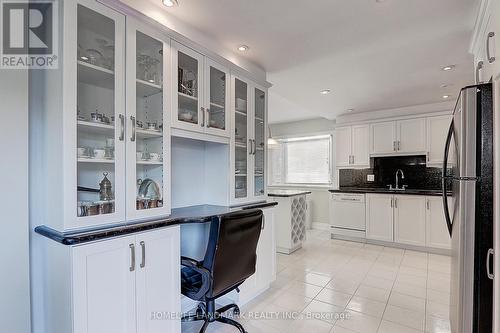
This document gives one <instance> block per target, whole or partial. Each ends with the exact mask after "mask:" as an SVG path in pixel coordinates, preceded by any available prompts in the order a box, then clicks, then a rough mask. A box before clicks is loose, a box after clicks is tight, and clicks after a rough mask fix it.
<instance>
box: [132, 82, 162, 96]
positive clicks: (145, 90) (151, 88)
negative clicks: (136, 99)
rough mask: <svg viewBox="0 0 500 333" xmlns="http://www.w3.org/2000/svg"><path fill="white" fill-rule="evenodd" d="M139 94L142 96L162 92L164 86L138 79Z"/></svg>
mask: <svg viewBox="0 0 500 333" xmlns="http://www.w3.org/2000/svg"><path fill="white" fill-rule="evenodd" d="M136 83H137V84H136V86H137V95H139V96H142V97H149V96H151V95H156V94H159V93H161V92H162V86H160V85H158V84H154V83H151V82H148V81H144V80H140V79H136Z"/></svg>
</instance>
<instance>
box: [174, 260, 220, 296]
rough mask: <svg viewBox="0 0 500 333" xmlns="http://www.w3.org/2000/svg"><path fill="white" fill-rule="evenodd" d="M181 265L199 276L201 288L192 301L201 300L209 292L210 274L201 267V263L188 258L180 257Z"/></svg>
mask: <svg viewBox="0 0 500 333" xmlns="http://www.w3.org/2000/svg"><path fill="white" fill-rule="evenodd" d="M181 265H182V266H185V267H190V268H192V269H193V270H194V271H196V272H198V273H199V274H200V275H201V280H202V286H201V288H200V290H198V292H197V293H196V295H193V297H194V299H201V298H202V297H203V296H204V295H206V293H207V292H208V291H209V290H210V288H211V285H212V274H211V272H210V271H209V270H208V269H206V268H205V267H203V265H202V263H201V262H199V261H197V260H194V259H192V258H188V257H181Z"/></svg>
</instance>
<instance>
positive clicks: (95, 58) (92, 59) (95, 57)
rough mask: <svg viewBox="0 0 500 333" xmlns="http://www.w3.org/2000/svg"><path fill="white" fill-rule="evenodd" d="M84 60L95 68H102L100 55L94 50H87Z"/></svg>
mask: <svg viewBox="0 0 500 333" xmlns="http://www.w3.org/2000/svg"><path fill="white" fill-rule="evenodd" d="M85 54H86V58H87V59H88V60H87V62H88V63H89V64H91V65H95V66H102V59H103V56H102V53H101V52H99V51H98V50H96V49H87V51H86V52H85Z"/></svg>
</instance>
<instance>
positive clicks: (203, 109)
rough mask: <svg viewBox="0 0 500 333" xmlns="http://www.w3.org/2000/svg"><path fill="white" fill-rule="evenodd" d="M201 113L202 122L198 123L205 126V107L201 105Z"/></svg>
mask: <svg viewBox="0 0 500 333" xmlns="http://www.w3.org/2000/svg"><path fill="white" fill-rule="evenodd" d="M200 109H201V115H202V118H201V119H202V122H201V124H200V126H201V127H205V108H204V107H201V108H200Z"/></svg>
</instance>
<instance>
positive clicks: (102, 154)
mask: <svg viewBox="0 0 500 333" xmlns="http://www.w3.org/2000/svg"><path fill="white" fill-rule="evenodd" d="M105 156H106V150H105V149H102V148H96V149H94V158H96V159H103V158H104V157H105Z"/></svg>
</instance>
